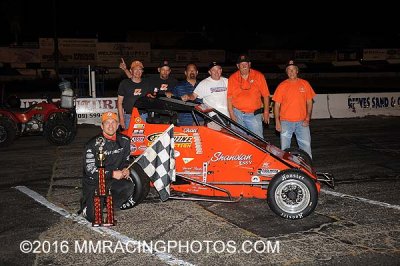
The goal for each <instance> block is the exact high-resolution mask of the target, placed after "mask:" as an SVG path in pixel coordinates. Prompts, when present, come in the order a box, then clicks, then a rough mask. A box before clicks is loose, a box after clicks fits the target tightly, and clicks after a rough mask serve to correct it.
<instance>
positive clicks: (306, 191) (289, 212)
mask: <svg viewBox="0 0 400 266" xmlns="http://www.w3.org/2000/svg"><path fill="white" fill-rule="evenodd" d="M267 202H268V205H269V207H270V209H271V210H272V211H273V212H274V213H276V214H277V215H279V216H280V217H282V218H286V219H292V220H296V219H301V218H304V217H306V216H308V215H309V214H311V213H312V212H313V211H314V209H315V207H316V206H317V203H318V191H317V187H316V185H315V182H314V181H313V180H312V179H311V178H310V177H309V176H308V175H306V174H305V173H304V172H302V171H300V170H297V169H289V170H284V171H281V172H279V173H278V174H276V175H275V176H274V177H273V178H272V180H271V182H270V183H269V186H268V194H267Z"/></svg>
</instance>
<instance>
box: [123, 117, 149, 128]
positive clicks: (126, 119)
mask: <svg viewBox="0 0 400 266" xmlns="http://www.w3.org/2000/svg"><path fill="white" fill-rule="evenodd" d="M131 116H132V115H131V114H124V120H125V128H126V129H128V128H129V123H130V122H131ZM147 116H148V114H147V113H143V114H140V117H141V118H142V120H143V122H144V123H145V122H146V119H147Z"/></svg>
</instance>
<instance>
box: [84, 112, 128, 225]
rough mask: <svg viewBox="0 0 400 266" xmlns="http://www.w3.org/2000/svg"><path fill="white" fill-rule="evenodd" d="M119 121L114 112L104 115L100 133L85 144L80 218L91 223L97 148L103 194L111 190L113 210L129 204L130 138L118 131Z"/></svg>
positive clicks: (96, 176) (96, 175)
mask: <svg viewBox="0 0 400 266" xmlns="http://www.w3.org/2000/svg"><path fill="white" fill-rule="evenodd" d="M118 126H119V120H118V116H117V114H116V113H113V112H106V113H104V114H103V115H102V117H101V128H102V130H103V131H102V132H101V133H100V134H99V135H97V136H95V137H93V138H92V139H90V140H89V141H88V142H87V143H86V144H85V153H84V161H83V163H84V177H83V180H82V189H83V202H82V203H83V206H82V210H83V215H84V216H85V217H86V218H87V219H88V220H89V221H91V222H92V221H93V218H94V208H93V198H94V195H95V190H97V189H98V182H99V181H98V179H99V169H98V166H99V158H98V157H99V156H98V154H99V148H100V147H102V151H103V153H104V155H105V160H104V162H103V165H104V169H105V183H106V191H109V190H110V191H111V195H112V196H113V204H114V207H115V208H120V207H121V206H122V205H123V204H124V203H125V202H127V201H129V199H130V198H131V196H132V194H133V192H134V184H133V182H132V180H131V178H130V176H129V170H128V169H126V167H127V166H128V165H129V156H130V139H129V138H128V137H126V136H125V135H122V134H120V133H119V132H117V129H118Z"/></svg>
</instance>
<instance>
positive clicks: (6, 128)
mask: <svg viewBox="0 0 400 266" xmlns="http://www.w3.org/2000/svg"><path fill="white" fill-rule="evenodd" d="M16 136H17V130H16V125H15V124H14V122H13V121H11V120H10V119H7V118H0V148H3V147H7V146H9V145H10V144H11V143H13V141H14V140H15V138H16Z"/></svg>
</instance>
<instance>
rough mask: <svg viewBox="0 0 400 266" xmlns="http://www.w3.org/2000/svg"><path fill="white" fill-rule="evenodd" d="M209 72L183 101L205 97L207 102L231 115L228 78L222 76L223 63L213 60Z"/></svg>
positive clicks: (204, 100) (184, 96) (183, 97)
mask: <svg viewBox="0 0 400 266" xmlns="http://www.w3.org/2000/svg"><path fill="white" fill-rule="evenodd" d="M208 73H209V74H210V76H209V77H208V78H205V79H203V80H202V81H200V83H199V84H198V85H197V87H196V88H195V89H194V91H193V93H192V94H185V95H183V96H182V97H181V98H182V101H188V100H191V101H193V100H195V99H196V98H199V99H203V102H204V103H205V104H207V105H209V106H210V107H212V108H214V109H216V110H218V111H220V112H221V113H223V114H224V115H226V116H228V117H229V112H228V105H227V95H226V91H227V87H228V79H227V78H225V77H222V67H221V64H220V63H217V62H212V63H211V64H210V65H209V70H208Z"/></svg>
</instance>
